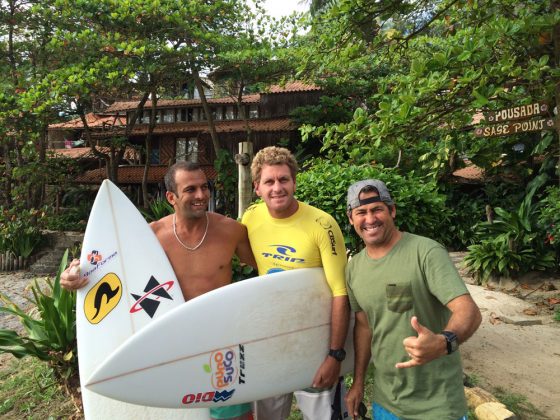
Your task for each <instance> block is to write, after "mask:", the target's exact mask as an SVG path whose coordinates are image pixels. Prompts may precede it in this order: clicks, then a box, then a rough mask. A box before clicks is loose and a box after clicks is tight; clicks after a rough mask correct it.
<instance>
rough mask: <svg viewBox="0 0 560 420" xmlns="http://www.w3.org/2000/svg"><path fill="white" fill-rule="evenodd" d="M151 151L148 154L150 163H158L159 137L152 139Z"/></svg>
mask: <svg viewBox="0 0 560 420" xmlns="http://www.w3.org/2000/svg"><path fill="white" fill-rule="evenodd" d="M151 150H152V152H151V154H150V165H158V164H159V163H160V161H159V139H157V138H156V139H153V141H152V149H151Z"/></svg>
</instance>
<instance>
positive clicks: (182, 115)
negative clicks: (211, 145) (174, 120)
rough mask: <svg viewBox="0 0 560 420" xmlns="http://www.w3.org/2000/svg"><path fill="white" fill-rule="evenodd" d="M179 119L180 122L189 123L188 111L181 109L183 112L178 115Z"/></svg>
mask: <svg viewBox="0 0 560 420" xmlns="http://www.w3.org/2000/svg"><path fill="white" fill-rule="evenodd" d="M177 117H178V118H179V121H187V109H186V108H183V109H181V112H180V113H177Z"/></svg>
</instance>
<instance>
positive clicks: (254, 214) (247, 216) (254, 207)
mask: <svg viewBox="0 0 560 420" xmlns="http://www.w3.org/2000/svg"><path fill="white" fill-rule="evenodd" d="M264 209H266V204H265V203H264V202H260V203H255V204H251V205H250V206H249V207H247V209H246V210H245V212H244V213H243V217H242V218H241V223H243V224H247V222H249V221H251V220H253V219H254V218H259V217H262V216H263V215H266V214H268V210H267V211H266V212H263V210H264Z"/></svg>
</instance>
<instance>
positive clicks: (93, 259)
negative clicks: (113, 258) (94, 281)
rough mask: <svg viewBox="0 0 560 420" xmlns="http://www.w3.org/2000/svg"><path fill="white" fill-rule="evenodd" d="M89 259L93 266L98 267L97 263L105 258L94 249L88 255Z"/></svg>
mask: <svg viewBox="0 0 560 420" xmlns="http://www.w3.org/2000/svg"><path fill="white" fill-rule="evenodd" d="M87 259H88V261H89V263H90V264H91V265H97V263H98V262H99V261H101V260H102V259H103V256H102V255H101V254H100V253H99V251H97V250H96V249H94V250H92V251H91V252H90V253H89V254H88V256H87Z"/></svg>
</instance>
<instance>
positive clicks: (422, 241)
mask: <svg viewBox="0 0 560 420" xmlns="http://www.w3.org/2000/svg"><path fill="white" fill-rule="evenodd" d="M403 238H404V239H405V242H406V243H408V244H414V245H415V246H417V247H422V248H426V249H432V248H444V246H443V245H442V244H440V243H439V242H438V241H436V240H434V239H432V238H428V237H427V236H421V235H416V234H414V233H410V232H403Z"/></svg>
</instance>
